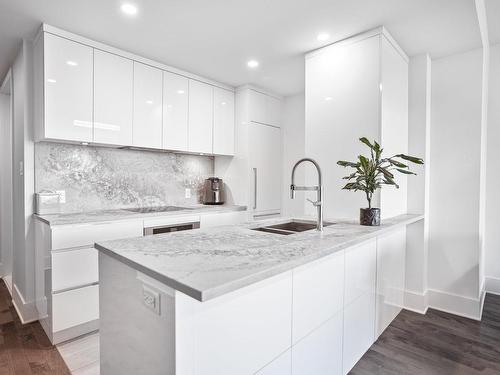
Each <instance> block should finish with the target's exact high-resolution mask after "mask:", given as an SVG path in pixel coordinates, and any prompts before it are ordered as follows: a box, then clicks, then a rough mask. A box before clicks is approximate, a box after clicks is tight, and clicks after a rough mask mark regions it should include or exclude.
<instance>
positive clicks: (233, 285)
mask: <svg viewBox="0 0 500 375" xmlns="http://www.w3.org/2000/svg"><path fill="white" fill-rule="evenodd" d="M409 215H413V214H409ZM414 215H415V216H414V217H411V218H408V219H406V220H402V221H401V222H398V223H395V224H392V225H389V226H387V227H384V226H383V224H384V222H383V221H382V226H381V227H380V229H379V230H376V231H373V232H371V233H367V234H364V235H361V236H360V237H358V238H356V239H354V240H351V241H347V242H346V243H342V244H339V245H337V246H334V247H331V248H329V249H327V250H324V251H321V252H318V253H317V254H314V256H310V257H308V258H306V259H304V258H301V259H298V260H297V261H290V262H286V263H284V264H282V265H281V264H280V265H278V266H275V267H273V268H270V269H266V270H264V271H262V272H259V273H256V274H252V275H250V276H247V277H243V278H240V279H237V280H234V281H232V282H230V283H228V284H224V285H221V286H218V287H214V288H210V289H207V290H198V289H194V288H192V287H190V286H187V285H185V284H183V283H181V282H179V281H177V280H175V279H172V278H169V277H167V276H165V275H163V274H160V273H158V272H156V271H153V270H151V269H150V268H147V267H145V266H143V265H141V264H139V263H137V262H134V261H132V260H130V259H128V258H125V257H123V256H121V255H119V254H117V253H115V252H113V251H112V250H109V249H107V248H105V247H103V246H101V245H99V244H97V243H96V244H94V247H95V248H96V249H97V250H99V251H102V252H103V253H104V254H106V255H108V256H110V257H112V258H114V259H116V260H119V261H121V262H123V263H125V264H126V265H128V266H129V267H131V268H133V269H135V270H136V271H139V272H142V273H144V274H146V275H148V276H150V277H152V278H153V279H155V280H157V281H159V282H161V283H163V284H165V285H166V286H168V287H170V288H173V289H175V290H177V291H179V292H182V293H184V294H186V295H188V296H190V297H192V298H194V299H196V300H197V301H200V302H206V301H209V300H212V299H215V298H217V297H220V296H223V295H225V294H228V293H231V292H234V291H237V290H239V289H242V288H244V287H246V286H249V285H252V284H255V283H257V282H260V281H264V280H266V279H269V278H271V277H273V276H277V275H279V274H282V273H284V272H287V271H290V270H292V269H295V268H297V267H300V266H303V265H306V264H309V263H312V262H314V261H317V260H319V259H322V258H324V257H327V256H329V255H332V254H334V253H336V252H338V251H341V250H344V249H346V248H348V247H351V246H355V245H358V244H360V243H363V242H365V241H368V240H370V239H372V238H374V237H378V236H380V235H383V234H385V233H387V232H390V231H392V230H394V229H396V228H399V227H402V226H407V225H410V224H413V223H416V222H417V221H420V220H423V219H424V215H422V214H414ZM396 217H397V216H396ZM390 219H394V218H388V219H387V220H390Z"/></svg>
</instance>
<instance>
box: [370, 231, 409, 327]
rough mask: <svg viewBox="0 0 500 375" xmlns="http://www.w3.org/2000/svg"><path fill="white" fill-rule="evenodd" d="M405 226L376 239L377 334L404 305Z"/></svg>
mask: <svg viewBox="0 0 500 375" xmlns="http://www.w3.org/2000/svg"><path fill="white" fill-rule="evenodd" d="M405 259H406V227H403V228H401V229H398V230H394V231H392V232H391V233H389V234H387V235H385V236H382V237H378V239H377V306H376V307H377V320H376V325H377V328H376V333H377V336H379V335H380V334H382V332H384V330H385V329H386V328H387V326H388V325H389V324H390V323H391V322H392V321H393V320H394V318H395V317H396V316H397V315H398V314H399V312H400V311H401V309H402V308H403V304H404V290H405Z"/></svg>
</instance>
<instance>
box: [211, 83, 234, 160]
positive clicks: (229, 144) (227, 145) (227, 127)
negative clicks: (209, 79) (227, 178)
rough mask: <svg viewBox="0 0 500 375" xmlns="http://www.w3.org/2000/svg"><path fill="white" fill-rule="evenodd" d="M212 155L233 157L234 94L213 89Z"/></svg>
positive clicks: (216, 88)
mask: <svg viewBox="0 0 500 375" xmlns="http://www.w3.org/2000/svg"><path fill="white" fill-rule="evenodd" d="M213 153H214V154H219V155H234V92H232V91H228V90H224V89H221V88H218V87H214V150H213Z"/></svg>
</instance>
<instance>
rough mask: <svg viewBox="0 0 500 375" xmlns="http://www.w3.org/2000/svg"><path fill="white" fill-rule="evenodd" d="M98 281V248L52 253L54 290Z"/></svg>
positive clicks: (57, 290)
mask: <svg viewBox="0 0 500 375" xmlns="http://www.w3.org/2000/svg"><path fill="white" fill-rule="evenodd" d="M98 281H99V271H98V259H97V250H96V249H94V248H93V247H92V248H84V249H76V250H67V251H59V252H54V253H52V290H53V291H54V292H59V291H63V290H66V289H71V288H76V287H79V286H82V285H89V284H92V283H97V282H98Z"/></svg>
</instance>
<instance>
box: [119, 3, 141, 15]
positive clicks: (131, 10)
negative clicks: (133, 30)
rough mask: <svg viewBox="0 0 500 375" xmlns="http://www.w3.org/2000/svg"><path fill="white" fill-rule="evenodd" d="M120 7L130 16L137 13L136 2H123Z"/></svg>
mask: <svg viewBox="0 0 500 375" xmlns="http://www.w3.org/2000/svg"><path fill="white" fill-rule="evenodd" d="M120 9H121V10H122V12H123V13H125V14H127V15H129V16H134V15H136V14H137V7H136V6H135V5H134V4H130V3H125V4H122V6H121V7H120Z"/></svg>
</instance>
